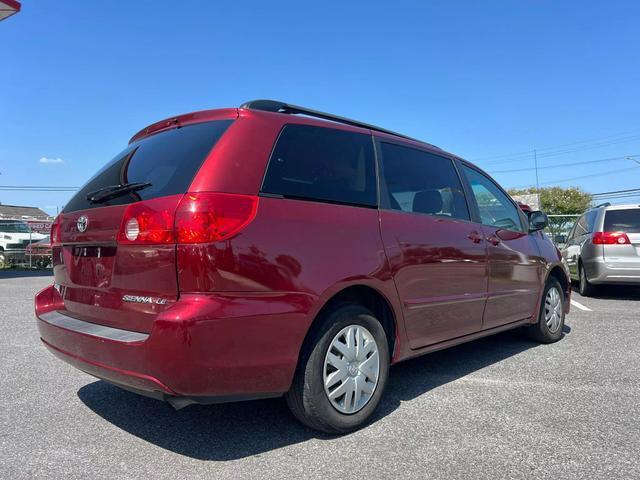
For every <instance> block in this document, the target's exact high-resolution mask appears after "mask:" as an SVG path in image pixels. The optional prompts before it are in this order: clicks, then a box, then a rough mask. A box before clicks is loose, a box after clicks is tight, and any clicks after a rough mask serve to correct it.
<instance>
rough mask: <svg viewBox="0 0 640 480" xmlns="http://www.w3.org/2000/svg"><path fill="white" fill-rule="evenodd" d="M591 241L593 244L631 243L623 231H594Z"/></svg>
mask: <svg viewBox="0 0 640 480" xmlns="http://www.w3.org/2000/svg"><path fill="white" fill-rule="evenodd" d="M591 241H592V242H593V243H594V244H595V245H627V244H630V243H631V242H630V241H629V237H628V236H627V234H626V233H624V232H594V234H593V237H592V239H591Z"/></svg>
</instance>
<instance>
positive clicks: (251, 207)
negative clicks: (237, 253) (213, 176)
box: [175, 192, 258, 243]
mask: <svg viewBox="0 0 640 480" xmlns="http://www.w3.org/2000/svg"><path fill="white" fill-rule="evenodd" d="M257 210H258V197H257V196H253V195H237V194H231V193H214V192H198V193H187V194H186V195H185V196H184V197H183V198H182V201H181V202H180V205H179V206H178V210H177V211H176V222H175V225H176V238H177V241H178V243H206V242H219V241H221V240H226V239H227V238H230V237H232V236H233V235H235V234H237V233H238V232H240V231H241V230H242V229H243V228H244V227H246V226H247V225H248V224H249V223H251V221H252V220H253V219H254V218H255V216H256V212H257Z"/></svg>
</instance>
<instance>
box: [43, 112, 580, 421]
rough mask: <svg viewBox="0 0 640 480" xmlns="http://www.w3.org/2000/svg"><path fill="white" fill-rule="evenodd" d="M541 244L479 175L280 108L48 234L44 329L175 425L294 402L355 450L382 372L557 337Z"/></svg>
mask: <svg viewBox="0 0 640 480" xmlns="http://www.w3.org/2000/svg"><path fill="white" fill-rule="evenodd" d="M327 120H329V121H327ZM546 224H547V218H546V215H545V214H543V213H542V212H531V213H530V214H529V216H528V217H527V215H525V214H524V213H523V212H522V211H521V210H520V209H519V208H518V206H517V204H516V203H515V202H514V201H513V200H512V199H511V198H510V197H509V195H507V193H505V191H504V190H503V189H502V188H501V187H500V186H499V185H498V184H497V183H496V182H495V181H494V180H492V179H491V177H489V176H488V175H487V174H486V173H484V172H483V171H481V170H480V169H478V168H477V167H475V166H474V165H472V164H471V163H469V162H467V161H465V160H462V159H461V158H459V157H456V156H455V155H452V154H449V153H447V152H445V151H443V150H441V149H439V148H437V147H434V146H433V145H429V144H427V143H423V142H420V141H417V140H413V139H411V138H408V137H406V136H404V135H400V134H397V133H393V132H390V131H388V130H385V129H382V128H378V127H375V126H372V125H368V124H364V123H361V122H357V121H355V120H349V119H345V118H342V117H337V116H334V115H330V114H327V113H322V112H317V111H314V110H310V109H306V108H303V107H297V106H293V105H288V104H284V103H281V102H275V101H269V100H264V101H253V102H249V103H246V104H244V105H243V106H242V107H240V108H239V109H235V108H232V109H223V110H209V111H202V112H197V113H191V114H187V115H181V116H178V117H174V118H171V119H168V120H163V121H161V122H158V123H155V124H153V125H151V126H149V127H147V128H144V129H143V130H141V131H140V132H138V133H137V134H135V135H134V136H133V138H132V139H131V141H130V143H129V145H128V146H127V147H126V148H125V149H124V150H123V151H122V152H121V153H119V154H118V155H116V156H115V157H114V159H113V160H112V161H111V162H109V163H108V164H107V165H106V166H105V167H104V168H103V169H102V170H100V172H99V173H97V174H96V175H95V176H94V177H93V178H92V179H91V180H89V181H88V183H87V184H86V185H85V186H84V187H82V189H81V190H80V191H79V192H78V193H77V194H76V195H75V196H74V197H73V198H72V199H71V200H70V201H69V202H68V203H67V205H66V207H65V209H64V211H63V212H62V213H61V214H60V215H59V216H58V217H57V218H56V220H55V222H54V224H53V227H52V234H51V239H52V244H53V261H54V267H53V269H54V274H55V280H54V282H55V283H54V285H52V286H51V287H48V288H46V289H44V290H43V291H41V292H40V293H38V295H37V297H36V314H37V316H38V319H39V321H38V328H39V331H40V336H41V338H42V341H43V342H44V344H45V345H46V346H47V347H48V348H49V349H50V350H51V351H52V352H53V353H54V354H55V355H57V356H58V357H60V358H61V359H63V360H64V361H66V362H68V363H70V364H72V365H74V366H76V367H77V368H79V369H81V370H84V371H85V372H88V373H90V374H92V375H95V376H97V377H99V378H102V379H105V380H106V381H108V382H111V383H113V384H115V385H118V386H121V387H122V388H125V389H127V390H132V391H134V392H138V393H140V394H143V395H147V396H153V397H156V398H159V399H163V400H166V401H168V402H170V403H171V404H172V405H173V406H174V407H176V408H181V407H183V406H185V405H188V404H190V403H215V402H223V401H232V400H233V401H235V400H244V399H251V398H261V397H272V396H281V395H284V396H285V398H286V401H287V403H288V405H289V407H290V408H291V410H292V411H293V413H294V414H295V416H296V417H297V418H298V419H300V420H301V421H302V422H304V423H305V424H307V425H309V426H311V427H313V428H316V429H319V430H322V431H325V432H347V431H350V430H353V429H355V428H358V427H359V426H361V425H363V423H364V422H366V420H367V419H368V418H369V417H370V416H371V414H372V412H373V411H374V410H375V408H376V406H377V405H378V403H379V402H380V398H381V396H382V394H383V392H384V389H385V386H386V383H387V378H388V369H389V365H390V364H394V363H397V362H400V361H402V360H406V359H408V358H411V357H415V356H418V355H422V354H425V353H429V352H432V351H434V350H439V349H442V348H446V347H449V346H452V345H456V344H459V343H462V342H466V341H470V340H474V339H477V338H480V337H484V336H486V335H490V334H494V333H497V332H502V331H504V330H508V329H513V328H517V327H526V331H527V332H528V333H529V334H530V335H531V336H532V338H535V339H536V340H538V341H540V342H545V343H548V342H555V341H557V340H559V339H560V338H561V337H562V335H563V333H562V332H563V324H564V317H565V313H567V312H568V311H569V296H570V284H569V279H568V275H567V272H566V271H565V270H564V267H563V264H562V262H561V257H560V254H559V252H558V251H557V249H556V248H555V247H554V246H553V244H552V243H551V242H550V241H548V239H546V237H545V236H544V235H543V234H542V232H541V230H542V229H543V228H544V227H545V226H546Z"/></svg>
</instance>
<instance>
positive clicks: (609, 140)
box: [474, 130, 638, 163]
mask: <svg viewBox="0 0 640 480" xmlns="http://www.w3.org/2000/svg"><path fill="white" fill-rule="evenodd" d="M625 136H626V137H627V138H624V137H625ZM615 137H623V138H615ZM637 137H638V130H630V131H627V132H621V133H616V134H613V135H608V136H605V137H596V138H590V139H586V140H579V141H575V142H569V143H563V144H558V145H553V146H548V147H541V148H537V150H538V152H539V154H540V155H548V154H549V153H550V152H547V151H548V150H557V149H559V148H563V147H571V146H575V145H580V144H584V143H594V142H595V143H596V144H597V145H595V146H596V147H599V146H607V145H609V144H614V143H621V142H626V141H630V140H633V139H635V138H637ZM591 147H592V146H589V145H586V146H584V147H577V149H581V148H591ZM531 155H532V151H531V150H523V151H519V152H511V153H503V154H500V155H490V156H487V157H479V158H476V159H474V160H475V161H483V160H492V159H498V158H515V157H523V156H524V157H531ZM489 163H502V162H489Z"/></svg>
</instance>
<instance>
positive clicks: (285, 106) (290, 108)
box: [240, 100, 438, 148]
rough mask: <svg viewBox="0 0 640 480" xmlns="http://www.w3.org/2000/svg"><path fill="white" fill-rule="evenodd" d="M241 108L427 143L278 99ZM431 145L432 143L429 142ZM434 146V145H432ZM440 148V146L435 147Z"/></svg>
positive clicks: (259, 101)
mask: <svg viewBox="0 0 640 480" xmlns="http://www.w3.org/2000/svg"><path fill="white" fill-rule="evenodd" d="M240 108H246V109H249V110H262V111H265V112H274V113H290V114H301V115H308V116H309V117H316V118H322V119H324V120H330V121H332V122H337V123H343V124H345V125H351V126H354V127H360V128H367V129H369V130H375V131H376V132H382V133H387V134H389V135H394V136H396V137H401V138H406V139H407V140H413V141H414V142H420V143H425V142H422V141H420V140H417V139H415V138H411V137H408V136H406V135H402V134H401V133H397V132H393V131H391V130H387V129H385V128H380V127H376V126H375V125H370V124H368V123H364V122H359V121H358V120H352V119H351V118H346V117H340V116H338V115H333V114H331V113H326V112H320V111H318V110H312V109H310V108H306V107H300V106H298V105H291V104H290V103H284V102H280V101H278V100H251V101H249V102H245V103H243V104H242V105H240ZM428 145H431V144H428ZM431 146H433V145H431ZM435 148H438V147H435Z"/></svg>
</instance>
